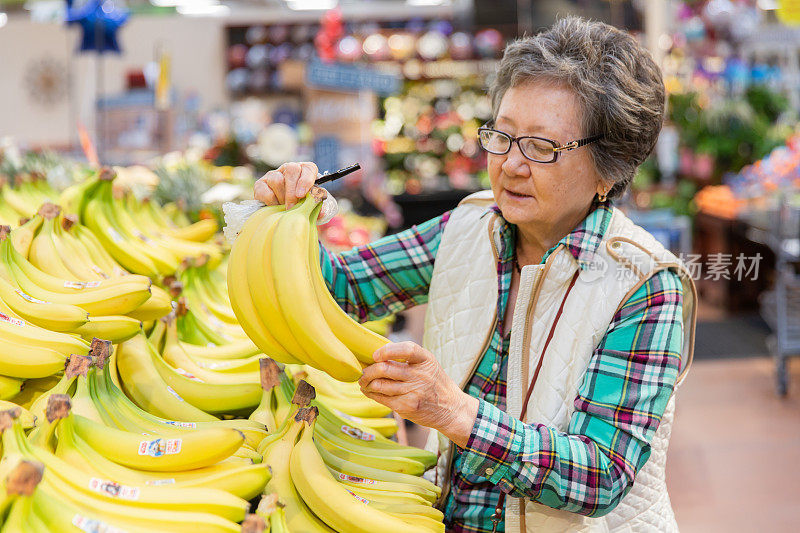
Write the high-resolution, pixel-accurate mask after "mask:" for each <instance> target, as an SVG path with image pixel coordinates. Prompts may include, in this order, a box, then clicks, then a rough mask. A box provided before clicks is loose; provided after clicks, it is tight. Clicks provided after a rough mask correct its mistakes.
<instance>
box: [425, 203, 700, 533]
mask: <svg viewBox="0 0 800 533" xmlns="http://www.w3.org/2000/svg"><path fill="white" fill-rule="evenodd" d="M487 198H491V197H490V196H487V195H486V193H478V195H474V197H468V198H467V199H466V200H465V201H464V202H462V204H461V206H460V207H459V208H457V209H456V210H455V211H454V212H453V213H452V215H451V217H450V220H449V222H448V224H447V226H446V228H445V232H444V234H443V236H442V242H441V244H440V248H439V252H438V254H437V257H436V267H435V269H434V274H433V279H432V281H431V288H430V295H429V296H430V297H429V304H428V311H427V315H426V320H425V326H426V327H425V338H424V344H425V346H426V348H428V349H429V350H430V351H431V352H432V353H433V354H434V355H436V357H437V358H438V360H439V362H440V363H441V364H442V366H443V368H444V369H445V371H446V372H447V374H448V375H449V376H450V377H451V378H452V379H453V380H454V381H456V382H457V383H462V382H463V381H464V380H465V379H466V378H468V376H467V374H468V372H469V371H470V369H471V368H472V365H473V363H474V362H475V360H476V358H477V357H479V356H480V355H481V354H478V353H477V351H478V349H479V348H480V346H481V344H482V342H483V340H484V339H485V337H486V335H487V332H488V331H490V329H491V328H492V327H493V324H492V319H493V317H494V306H493V305H487V302H495V301H496V300H497V278H496V275H497V274H496V266H495V262H494V261H495V259H494V255H493V253H492V249H491V243H490V242H489V239H488V238H487V233H488V227H487V225H488V223H489V220H490V217H483V218H480V215H481V214H482V213H483V212H484V211H485V208H486V205H487V204H486V200H487ZM614 237H624V238H626V239H630V240H632V241H634V242H636V243H638V244H639V245H641V246H642V247H644V248H645V249H646V250H648V251H650V252H651V253H653V254H654V255H655V256H656V257H657V259H658V260H659V261H664V262H678V261H677V259H676V258H675V257H674V256H673V255H672V254H671V253H670V252H669V251H667V250H666V249H664V248H663V246H661V245H660V244H659V243H658V241H656V240H655V238H653V237H652V236H651V235H650V234H649V233H647V232H646V231H644V230H643V229H641V228H639V227H638V226H635V225H634V224H633V223H632V222H631V221H630V220H629V219H628V218H627V217H625V216H624V215H623V214H622V213H621V212H620V211H618V210H615V211H614V216H613V217H612V220H611V223H610V226H609V231H608V232H607V235H606V241H608V240H609V239H612V238H614ZM614 251H615V253H618V254H620V255H621V256H623V257H625V258H626V259H627V260H628V261H630V262H631V263H633V264H634V265H636V266H637V267H638V268H639V269H640V270H641V271H643V272H645V273H647V272H649V271H650V270H651V269H652V268H653V266H654V265H653V264H652V261H651V258H650V256H649V255H647V254H646V253H645V252H643V251H642V250H640V249H639V248H637V247H636V246H633V245H631V244H629V243H624V242H623V243H620V245H619V246H618V247H616V248H615V249H614ZM597 253H598V254H599V256H600V257H601V258H602V260H603V261H605V262H606V264H607V266H608V267H609V270H607V271H606V272H604V273H603V274H602V275H600V276H599V277H598V276H595V277H591V276H589V277H585V276H580V277H579V278H578V282H577V283H576V285H575V288H574V289H573V291H572V292H571V293H570V297H569V302H568V305H567V306H566V307H565V308H564V314H563V315H562V318H561V320H560V321H559V323H558V326H557V328H556V334H555V336H554V337H553V340H552V341H551V345H550V347H549V348H548V353H547V358H546V360H545V361H544V362H543V364H542V369H541V372H540V374H539V380H538V381H537V385H536V388H535V389H534V391H533V394H532V396H531V401H530V403H529V405H528V417H527V419H528V420H529V421H536V422H538V423H543V424H547V425H549V426H552V427H554V428H556V429H558V430H559V431H566V430H567V428H568V426H569V420H570V418H571V416H572V413H573V411H574V404H573V400H574V398H575V395H576V394H577V390H578V387H579V386H580V383H581V381H582V379H583V377H584V374H585V373H586V370H587V367H588V362H589V359H590V357H591V354H592V352H593V351H594V348H595V347H596V346H597V342H598V341H599V339H600V338H601V337H602V335H603V334H604V333H605V331H606V329H607V328H608V325H609V324H610V322H611V320H612V318H613V315H614V313H615V311H616V309H617V306H618V305H619V304H620V303H621V302H622V299H623V298H624V297H625V295H626V294H627V293H628V291H629V290H630V289H631V288H632V287H633V286H634V285H635V284H636V282H637V281H638V277H636V276H618V275H616V270H615V268H616V265H617V262H616V260H615V259H614V258H613V257H612V256H611V255H610V254H609V253H608V251H607V250H606V246H605V243H601V246H600V247H599V248H598V252H597ZM551 261H552V262H553V264H552V266H551V268H550V269H549V271H548V273H547V277H546V278H545V279H543V280H542V281H541V283H542V287H541V293H540V296H539V300H538V302H537V303H536V308H535V310H534V315H533V319H532V320H531V324H530V328H531V337H530V338H531V351H530V355H529V365H530V366H529V368H530V370H529V374H528V375H529V376H530V374H531V373H532V372H533V368H535V366H536V364H537V362H538V354H539V353H541V349H542V345H543V344H544V340H545V337H546V334H547V331H548V330H549V327H550V325H551V324H552V322H553V319H554V315H555V312H556V308H557V304H558V302H560V300H561V298H562V297H563V294H564V291H565V290H566V286H567V284H568V283H569V279H570V278H571V277H572V275H573V274H574V272H575V270H576V269H577V263H576V262H575V260H574V258H573V257H572V256H571V254H569V252H567V251H566V250H563V249H561V250H559V251H558V252H556V254H555V255H554V257H551ZM542 268H543V266H542V265H529V266H526V267H524V268H523V271H522V276H521V281H520V292H519V296H518V299H517V307H516V309H515V310H514V316H513V322H514V324H515V325H519V324H522V323H524V320H525V316H526V313H527V309H528V305H529V303H530V299H531V292H532V288H533V285H534V280H535V278H536V276H537V275H538V273H539V272H540V271H541V270H542ZM684 294H685V295H686V294H689V293H688V292H687V291H684ZM685 299H686V300H688V298H685ZM687 303H688V305H685V306H684V307H685V309H684V312H685V313H686V312H687V308H688V309H691V305H692V304H693V302H687ZM685 323H687V324H688V322H686V321H685ZM522 329H523V328H522V327H513V328H512V335H511V342H510V349H509V364H508V376H507V384H508V397H507V407H508V412H509V414H512V415H513V416H517V417H518V416H519V414H520V412H521V410H522V406H521V401H522V399H523V395H524V392H525V389H526V388H527V384H525V385H523V383H522V381H523V379H522V378H523V375H522V348H523V347H522V342H523V340H522V337H523V331H522ZM688 329H689V328H688V327H687V328H685V332H686V333H687V334H688ZM685 344H687V343H685ZM673 416H674V396H673V398H672V399H671V400H670V403H669V405H668V407H667V411H666V412H665V414H664V417H663V419H662V422H661V424H660V425H659V428H658V430H657V432H656V434H655V436H654V438H653V442H652V443H651V449H652V451H651V456H650V458H649V460H648V461H647V463H645V465H644V467H642V469H641V470H640V471H639V473H638V475H637V478H636V481H635V483H634V486H633V487H632V489H631V490H630V492H629V493H628V494H627V495H626V496H625V498H623V499H622V501H621V502H620V503H619V505H618V506H617V507H616V508H615V509H614V510H613V511H612V512H611V513H609V514H608V515H607V516H605V517H603V518H589V517H584V516H581V515H577V514H574V513H569V512H566V511H560V510H557V509H552V508H550V507H546V506H544V505H541V504H538V503H536V502H530V501H526V503H525V510H526V521H525V522H526V527H527V530H528V531H534V530H535V531H570V532H573V531H578V532H592V533H594V532H605V531H613V532H636V533H638V532H640V531H641V532H650V531H653V532H663V531H667V532H669V531H677V524H676V523H675V519H674V516H673V513H672V508H671V506H670V502H669V495H668V494H667V487H666V482H665V475H664V470H665V466H666V452H667V446H668V444H669V435H670V432H671V425H672V419H673ZM448 446H449V442H448V441H447V440H446V439H444V438H442V437H441V436H440V435H438V434H437V433H436V432H432V434H431V435H430V436H429V439H428V443H427V445H426V448H427V449H429V450H432V451H439V452H440V453H441V456H440V461H439V464H438V466H437V468H438V469H440V470H439V477H438V479H439V481H440V482H441V480H443V479H444V478H443V475H444V474H443V468H444V466H445V465H444V463H445V461H446V457H447V447H448ZM426 477H429V478H430V479H433V477H434V475H433V473H431V472H429V473H428V474H427V475H426ZM519 505H520V503H519V500H517V499H514V498H511V499H509V501H508V504H507V506H506V531H508V532H517V531H519V528H520V523H519V518H518V517H519Z"/></svg>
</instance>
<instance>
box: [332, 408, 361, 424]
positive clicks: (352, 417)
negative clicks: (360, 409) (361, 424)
mask: <svg viewBox="0 0 800 533" xmlns="http://www.w3.org/2000/svg"><path fill="white" fill-rule="evenodd" d="M333 412H334V413H336V414H337V415H339V416H340V417H342V418H344V419H345V420H349V421H350V422H358V419H357V418H356V417H354V416H350V415H348V414H347V413H343V412H341V411H340V410H338V409H334V410H333Z"/></svg>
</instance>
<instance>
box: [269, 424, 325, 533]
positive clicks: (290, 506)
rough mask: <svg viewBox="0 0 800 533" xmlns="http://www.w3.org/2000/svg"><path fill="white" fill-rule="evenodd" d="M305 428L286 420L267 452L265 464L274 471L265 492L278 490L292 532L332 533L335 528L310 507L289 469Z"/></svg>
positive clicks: (276, 491)
mask: <svg viewBox="0 0 800 533" xmlns="http://www.w3.org/2000/svg"><path fill="white" fill-rule="evenodd" d="M301 429H302V426H301V425H300V424H299V423H286V424H284V425H283V427H282V429H281V431H282V433H281V434H280V435H279V436H278V435H276V437H277V438H276V439H275V440H274V442H272V444H271V445H270V446H269V447H268V448H267V449H266V450H265V452H264V464H265V465H267V466H269V467H270V469H271V470H272V479H270V480H269V483H267V487H266V489H265V491H264V492H265V493H276V494H278V495H279V497H280V501H281V503H283V504H284V506H285V507H284V510H285V511H286V523H287V524H288V525H289V531H303V532H308V533H330V532H331V531H333V530H332V529H331V528H329V527H328V526H327V525H325V523H324V522H322V521H321V520H320V519H319V518H317V517H316V516H314V514H313V513H312V512H311V511H310V510H309V509H308V507H307V506H306V504H305V503H304V502H303V499H302V498H301V497H300V495H299V494H298V493H297V490H296V489H295V486H294V483H293V482H292V476H291V474H290V472H289V461H290V459H291V456H292V449H293V448H294V446H295V441H296V440H297V436H298V434H299V432H300V430H301Z"/></svg>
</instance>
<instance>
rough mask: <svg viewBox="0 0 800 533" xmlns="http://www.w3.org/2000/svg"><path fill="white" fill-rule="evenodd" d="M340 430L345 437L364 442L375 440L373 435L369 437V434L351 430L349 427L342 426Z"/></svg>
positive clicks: (356, 429)
mask: <svg viewBox="0 0 800 533" xmlns="http://www.w3.org/2000/svg"><path fill="white" fill-rule="evenodd" d="M340 429H341V430H342V433H344V434H345V435H349V436H351V437H353V438H354V439H360V440H365V441H373V440H375V435H370V434H369V433H367V432H365V431H362V430H360V429H358V428H353V427H350V426H342V427H341V428H340Z"/></svg>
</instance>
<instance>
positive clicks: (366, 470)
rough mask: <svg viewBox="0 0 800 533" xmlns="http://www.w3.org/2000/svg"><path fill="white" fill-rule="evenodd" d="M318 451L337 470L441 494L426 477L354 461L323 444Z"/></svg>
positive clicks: (350, 474) (359, 476) (327, 463)
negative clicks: (329, 450) (329, 449)
mask: <svg viewBox="0 0 800 533" xmlns="http://www.w3.org/2000/svg"><path fill="white" fill-rule="evenodd" d="M317 451H318V452H319V455H320V457H322V459H323V461H324V462H325V464H326V465H328V466H329V467H330V468H332V469H333V470H336V471H337V472H341V473H343V474H346V475H349V476H355V477H357V478H364V479H370V480H375V481H385V482H390V483H401V484H406V485H410V486H416V487H419V488H420V489H422V490H425V491H428V492H434V493H436V494H437V495H438V494H441V489H440V488H439V487H437V486H436V485H434V484H433V483H431V482H430V481H428V480H426V479H424V478H421V477H418V476H412V475H410V474H402V473H398V472H390V471H388V470H383V469H380V468H373V467H371V466H365V465H361V464H358V463H354V462H352V461H348V460H346V459H342V458H341V457H338V456H336V455H334V454H332V453H330V452H328V451H327V450H326V449H325V447H323V446H318V447H317Z"/></svg>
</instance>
